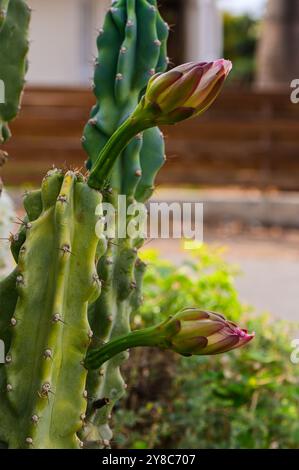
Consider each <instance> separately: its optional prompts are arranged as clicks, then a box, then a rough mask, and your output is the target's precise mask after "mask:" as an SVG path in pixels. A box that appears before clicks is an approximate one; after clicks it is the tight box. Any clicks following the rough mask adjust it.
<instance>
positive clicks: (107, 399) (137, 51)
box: [82, 0, 168, 447]
mask: <svg viewBox="0 0 299 470" xmlns="http://www.w3.org/2000/svg"><path fill="white" fill-rule="evenodd" d="M167 37H168V25H167V24H166V23H165V22H164V21H163V19H162V18H161V16H160V14H159V12H158V10H157V2H156V1H155V0H139V1H136V0H119V1H116V2H113V5H112V7H111V9H110V10H109V12H108V13H107V15H106V19H105V23H104V26H103V28H102V29H101V30H100V34H99V37H98V50H99V53H98V58H97V59H96V63H95V74H94V93H95V96H96V99H97V103H96V105H95V106H94V108H93V109H92V111H91V117H90V120H89V122H88V124H87V126H86V128H85V131H84V136H83V139H82V142H83V147H84V149H85V150H86V152H87V154H88V157H89V160H88V167H89V168H90V169H92V168H93V165H94V164H95V162H96V159H97V157H98V154H99V153H100V151H101V150H102V149H103V148H104V146H105V144H106V143H107V141H108V139H109V138H110V137H111V136H112V134H113V133H114V132H115V131H116V130H117V129H118V127H119V126H120V125H121V124H122V123H123V122H124V121H125V120H126V118H127V117H128V116H129V115H130V114H131V113H132V112H133V110H134V109H135V107H136V105H137V104H138V101H139V98H140V96H141V93H142V91H143V90H144V89H145V87H146V85H147V83H148V80H149V79H150V78H151V76H152V75H153V74H155V73H157V72H162V71H164V70H165V69H166V68H167V64H168V58H167V55H166V43H167ZM132 134H133V135H135V134H137V131H133V132H132ZM164 155H165V149H164V139H163V135H162V133H161V131H160V130H159V129H158V128H152V129H149V130H147V131H145V132H144V133H143V134H140V135H137V136H136V137H134V138H133V140H132V141H131V142H130V144H129V145H128V146H127V147H126V148H125V149H124V150H123V151H122V153H121V155H120V157H119V158H118V160H117V162H116V164H115V165H114V168H113V171H112V175H111V179H110V181H109V187H108V188H106V191H104V193H103V197H104V201H107V202H110V203H112V204H114V205H115V206H116V205H117V201H118V195H125V196H126V201H127V205H129V204H131V203H134V202H135V201H138V202H145V201H147V200H148V199H149V197H150V196H151V194H152V192H153V190H154V180H155V177H156V174H157V172H158V171H159V169H160V168H161V166H162V165H163V164H164V161H165V156H164ZM127 222H129V218H128V219H127ZM142 243H143V241H142V240H132V239H130V238H127V237H125V238H116V239H114V240H110V241H109V242H108V250H107V253H106V255H105V256H104V258H103V259H102V260H100V263H99V265H98V273H99V277H100V278H101V279H102V280H103V292H102V295H101V296H100V298H99V299H98V300H97V302H96V303H95V304H94V305H92V306H91V307H90V321H91V324H92V325H93V330H94V332H95V335H94V339H93V341H92V344H91V349H92V348H95V347H98V346H100V345H101V343H102V342H106V341H109V340H112V339H114V338H116V337H118V336H121V335H123V334H126V333H128V332H129V331H130V314H131V312H132V310H135V309H136V308H138V306H139V305H140V303H141V302H142V288H141V286H142V278H143V274H144V270H145V265H144V263H143V262H142V261H141V260H140V259H139V258H138V248H139V247H140V246H141V245H142ZM126 358H127V354H126V353H122V354H119V355H118V356H116V357H114V358H113V359H112V360H111V361H109V362H108V363H107V364H105V365H104V366H103V367H102V369H101V371H100V375H99V373H98V372H94V371H90V372H89V374H88V391H89V397H90V400H89V407H88V414H87V415H88V423H87V426H86V428H85V431H84V434H83V438H84V440H85V442H86V446H89V447H97V446H100V447H102V446H103V443H104V446H107V445H109V441H110V440H111V437H112V432H111V430H110V428H109V425H108V421H109V417H110V414H111V410H112V407H113V405H114V403H115V402H116V401H117V400H119V399H120V398H121V397H122V395H123V394H124V392H125V388H126V385H125V383H124V381H123V378H122V376H121V373H120V365H121V364H122V362H123V361H124V360H125V359H126ZM98 400H100V402H101V400H104V403H106V404H105V405H104V406H102V407H101V408H100V409H97V407H96V406H94V403H97V402H98Z"/></svg>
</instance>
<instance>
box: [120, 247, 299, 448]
mask: <svg viewBox="0 0 299 470" xmlns="http://www.w3.org/2000/svg"><path fill="white" fill-rule="evenodd" d="M145 258H146V260H147V261H148V262H149V268H148V273H147V275H146V278H145V286H144V287H145V304H144V306H143V307H142V309H141V312H140V313H139V314H138V315H136V316H135V318H134V321H133V322H134V323H135V325H134V327H136V326H137V327H139V326H146V325H148V324H150V323H152V322H153V321H154V322H159V321H160V320H161V319H163V318H165V317H166V316H168V315H171V314H173V313H175V312H177V311H178V310H180V308H182V307H186V306H200V307H202V308H205V309H212V310H215V311H218V312H221V313H223V314H225V315H226V316H227V317H228V318H230V319H232V320H235V321H237V322H238V323H240V326H243V327H244V326H246V327H248V329H249V330H250V331H253V330H254V331H255V332H256V338H255V339H254V340H253V341H252V342H251V343H250V344H249V345H248V346H247V347H244V348H243V349H241V350H236V351H232V352H230V353H227V354H224V355H219V356H214V357H193V358H181V357H180V356H177V355H174V354H172V353H170V352H166V353H165V352H160V351H158V350H152V349H146V348H144V349H136V350H135V351H132V352H131V358H130V361H129V362H128V363H127V365H126V367H125V370H124V372H125V375H126V378H127V382H128V387H129V397H128V399H127V401H126V402H122V403H121V404H120V407H119V409H118V411H117V413H116V416H115V426H116V430H115V431H116V432H115V436H116V441H115V443H114V445H115V447H119V448H178V449H184V448H206V449H211V448H298V447H299V420H298V409H299V388H298V383H299V365H297V366H296V365H293V364H292V363H291V362H290V352H291V340H292V339H293V337H294V335H295V334H296V328H294V326H295V325H290V324H287V323H285V322H282V321H272V322H271V321H270V319H269V318H268V317H267V316H266V315H264V316H255V315H254V314H253V313H250V312H249V311H248V308H246V307H244V306H242V305H241V303H240V301H239V299H238V295H237V292H236V289H235V286H234V278H235V275H236V274H237V270H236V268H234V267H231V266H229V265H228V264H226V263H225V262H224V261H223V259H222V252H221V251H219V250H214V249H213V250H212V249H209V248H207V247H206V246H202V247H201V249H199V250H198V251H197V252H196V255H195V257H194V260H193V261H187V262H185V263H183V264H182V265H181V266H179V267H176V266H174V265H172V264H171V263H170V262H168V261H162V260H161V259H159V257H158V256H157V254H156V253H154V252H147V253H146V254H145ZM158 305H159V307H158Z"/></svg>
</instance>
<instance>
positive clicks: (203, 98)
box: [144, 59, 232, 124]
mask: <svg viewBox="0 0 299 470" xmlns="http://www.w3.org/2000/svg"><path fill="white" fill-rule="evenodd" d="M231 68H232V64H231V62H230V61H228V60H224V59H219V60H216V61H214V62H210V63H207V62H200V63H196V62H189V63H187V64H183V65H180V66H179V67H176V68H174V69H172V70H170V71H169V72H166V73H163V74H156V75H154V76H153V77H152V78H151V79H150V81H149V83H148V86H147V90H146V94H145V99H144V107H145V109H146V107H147V106H148V107H149V108H150V107H153V106H154V107H155V109H156V113H157V119H156V122H157V123H159V124H173V123H175V122H179V121H182V120H184V119H186V118H189V117H193V116H197V115H199V114H201V113H203V112H204V111H205V110H206V109H207V108H208V107H209V106H210V105H211V104H212V103H213V101H214V100H215V99H216V97H217V96H218V94H219V92H220V90H221V88H222V85H223V83H224V81H225V79H226V77H227V76H228V74H229V72H230V71H231Z"/></svg>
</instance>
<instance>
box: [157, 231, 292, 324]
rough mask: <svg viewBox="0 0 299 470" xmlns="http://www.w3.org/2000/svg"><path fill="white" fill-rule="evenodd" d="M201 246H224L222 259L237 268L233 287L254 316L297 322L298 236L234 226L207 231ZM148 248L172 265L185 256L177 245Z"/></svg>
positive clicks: (161, 244)
mask: <svg viewBox="0 0 299 470" xmlns="http://www.w3.org/2000/svg"><path fill="white" fill-rule="evenodd" d="M205 242H207V243H210V244H211V245H216V246H226V247H227V252H226V254H225V258H226V259H227V260H228V261H229V262H231V263H234V264H236V265H238V266H239V267H240V270H241V272H242V274H241V275H240V276H239V277H238V278H237V280H236V286H237V289H238V291H239V293H240V297H241V299H242V301H244V302H245V303H248V304H250V305H252V306H254V307H255V309H256V311H257V312H265V311H267V312H270V313H271V314H272V315H273V316H275V317H277V318H282V319H287V320H295V321H298V322H299V232H297V231H283V230H280V229H272V230H271V229H269V230H266V229H252V230H251V231H248V230H246V231H245V232H242V231H241V232H240V230H239V229H238V228H237V224H235V226H231V225H230V226H228V227H223V226H222V227H219V228H218V229H211V228H209V229H207V230H206V233H205ZM150 247H151V248H154V247H155V248H158V249H159V250H160V251H161V254H162V255H163V256H164V257H166V258H169V259H172V260H173V261H175V262H176V263H179V262H180V261H181V260H182V259H184V258H186V257H187V256H189V252H188V251H184V250H183V248H182V244H181V243H180V242H178V241H175V240H171V241H162V240H159V241H152V242H151V244H150Z"/></svg>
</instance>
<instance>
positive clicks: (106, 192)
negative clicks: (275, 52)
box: [0, 0, 247, 449]
mask: <svg viewBox="0 0 299 470" xmlns="http://www.w3.org/2000/svg"><path fill="white" fill-rule="evenodd" d="M2 3H3V2H2ZM15 4H16V1H15V2H14V0H10V2H9V5H15ZM20 4H22V5H23V3H22V2H21V3H20ZM9 12H10V10H8V16H9ZM7 21H8V17H7V19H6V20H4V25H3V27H2V32H1V33H0V34H2V33H3V32H5V28H6V22H7ZM167 35H168V27H167V25H166V24H165V23H164V21H163V20H162V19H161V17H160V15H159V13H158V10H157V5H156V1H155V0H117V1H115V2H113V4H112V7H111V9H110V10H109V12H108V14H107V16H106V20H105V24H104V28H103V30H101V32H100V35H99V39H98V46H99V57H98V59H97V61H96V65H95V79H94V91H95V96H96V99H97V103H96V105H95V106H94V108H93V109H92V112H91V117H90V119H89V122H88V124H87V125H86V127H85V130H84V136H83V138H82V143H83V146H84V148H85V150H86V151H87V154H88V162H87V166H88V169H89V170H90V173H88V176H87V177H86V176H83V175H82V174H81V173H80V172H78V171H76V170H68V171H62V170H58V169H53V170H51V171H49V172H48V173H47V175H46V176H45V178H44V180H43V182H42V186H41V189H40V190H37V191H33V192H31V193H29V194H27V195H26V196H25V198H24V208H25V211H26V215H25V217H24V219H23V220H22V222H21V227H20V229H19V232H18V233H17V234H15V235H12V236H11V251H12V254H13V257H14V259H15V262H16V268H15V269H14V271H13V272H12V273H11V274H10V275H9V276H8V277H7V278H6V279H4V280H2V281H1V282H0V340H2V341H3V342H4V344H5V351H6V362H5V364H4V365H0V447H3V446H4V447H5V446H6V447H9V448H34V449H42V448H56V449H64V448H72V449H77V448H81V447H87V448H94V447H96V448H103V447H108V446H109V445H110V440H111V437H112V432H111V430H110V427H109V418H110V413H111V410H112V408H113V406H114V404H115V402H116V401H117V400H118V399H120V398H121V397H122V395H123V394H124V392H125V388H126V386H125V383H124V380H123V378H122V376H121V372H120V365H121V364H122V362H123V361H124V360H125V359H126V358H127V357H128V355H127V351H126V349H127V347H134V346H140V345H143V346H146V345H149V343H148V339H146V338H148V337H150V340H149V341H150V344H151V345H153V344H154V345H157V346H159V347H161V348H168V347H172V348H173V349H174V350H175V351H177V352H179V353H183V354H184V353H186V352H187V353H188V354H189V353H196V354H197V353H200V354H201V353H204V354H211V353H214V352H215V348H216V346H215V345H214V343H213V342H215V341H216V342H217V351H218V350H219V351H220V349H221V348H222V349H223V350H227V348H228V346H234V347H237V346H236V345H238V346H239V345H242V344H244V342H245V340H244V334H245V333H244V332H243V333H244V334H243V333H242V330H239V329H238V328H237V326H236V325H233V324H232V323H230V322H226V321H225V320H224V319H222V320H221V321H220V318H222V317H220V316H217V314H216V316H215V314H211V313H207V314H206V315H208V317H204V316H203V315H202V313H200V315H199V316H200V318H196V325H195V328H196V331H195V332H194V333H195V335H196V338H195V342H196V348H195V349H192V351H191V350H190V345H191V343H192V347H194V338H193V336H192V332H190V326H189V323H188V324H186V322H187V321H188V322H189V321H190V318H189V317H190V315H189V313H188V315H187V316H188V318H187V317H186V313H184V314H182V313H181V314H178V317H175V318H174V319H170V320H169V321H168V323H167V324H166V325H164V326H163V327H161V325H160V326H159V325H158V327H153V329H150V330H149V331H143V332H142V331H141V332H140V333H138V332H136V333H134V332H132V333H131V332H130V314H131V313H132V311H134V310H136V309H137V308H138V307H139V306H140V303H141V302H142V280H143V275H144V272H145V269H146V265H145V264H144V263H143V262H142V261H141V260H140V259H139V257H138V249H139V248H140V247H141V246H142V244H143V239H142V238H138V239H133V238H130V237H128V236H127V234H126V231H125V236H124V237H121V236H118V237H116V238H114V239H113V240H111V239H109V238H108V239H106V237H105V236H104V231H103V227H104V225H103V221H102V216H103V206H102V201H104V202H110V203H112V204H113V205H114V207H117V202H118V196H119V195H125V196H126V205H128V204H131V203H134V202H135V201H141V202H145V201H147V200H148V198H149V197H150V195H151V193H152V191H153V189H154V180H155V176H156V174H157V172H158V170H159V169H160V167H161V166H162V164H163V163H164V160H165V158H164V140H163V136H162V134H161V132H160V131H159V129H158V128H157V127H155V126H156V124H157V123H160V122H168V123H174V122H176V121H177V120H181V119H183V118H188V117H190V116H191V115H193V114H195V113H197V112H199V107H200V108H201V107H204V108H205V109H206V107H207V105H208V104H209V103H210V102H211V101H212V100H211V98H213V96H214V95H213V93H215V94H216V91H217V92H218V91H219V90H218V87H216V90H215V91H214V92H211V90H210V88H209V89H208V90H207V89H206V88H204V90H203V92H202V93H201V92H200V89H199V88H196V90H195V89H194V90H193V89H190V87H187V92H186V87H185V78H184V76H185V75H184V74H183V73H182V72H178V71H175V72H174V74H175V76H176V78H178V82H179V85H178V86H179V87H182V89H181V90H180V93H179V97H178V96H177V95H178V93H175V92H173V97H174V98H175V99H174V100H173V102H172V100H171V99H170V98H169V96H167V100H168V101H167V109H164V107H163V106H160V105H156V104H155V103H154V102H152V101H151V96H152V88H151V86H153V85H152V84H153V83H154V84H155V83H156V80H158V83H159V84H160V83H162V84H163V83H164V80H166V82H167V81H168V80H169V75H168V74H162V75H161V76H160V75H155V76H154V77H153V78H152V80H150V78H151V77H152V76H153V75H154V74H155V73H156V72H157V74H160V73H161V72H162V71H163V70H164V69H165V68H166V65H167V58H166V40H167ZM6 65H7V64H6ZM208 65H209V67H207V68H208V69H209V68H213V66H214V68H215V72H214V73H213V70H212V71H211V72H210V73H209V79H207V77H206V80H203V82H204V83H205V84H207V85H211V84H212V85H214V84H215V83H214V81H215V82H217V81H218V78H219V79H221V78H222V76H223V74H222V72H223V70H222V69H221V71H220V69H219V67H218V66H215V64H214V63H212V64H208ZM190 67H191V69H194V70H195V72H196V76H197V77H198V83H197V82H196V84H197V85H198V86H200V84H199V81H200V79H201V72H200V67H203V65H202V64H193V65H192V66H191V65H190V64H189V65H187V69H188V70H189V68H190ZM217 67H218V68H217ZM220 68H221V67H220ZM219 72H221V73H220V75H218V73H219ZM192 73H194V72H192ZM171 76H172V75H171ZM187 76H189V75H188V73H187ZM181 79H182V80H181ZM210 79H211V80H212V82H210V81H209V80H210ZM149 81H150V83H149V84H148V82H149ZM159 87H160V85H159ZM162 88H163V92H164V91H165V87H164V84H163V87H162ZM212 88H213V90H214V87H212ZM145 89H146V92H145V95H144V90H145ZM159 90H160V88H159ZM195 91H196V93H195ZM193 92H194V96H196V99H195V107H194V108H193V107H192V106H189V107H188V109H187V112H186V108H184V107H183V108H182V107H180V106H179V104H178V103H177V102H176V100H177V99H180V98H184V101H183V103H185V102H186V103H187V102H188V103H189V101H188V100H189V98H190V96H189V95H188V96H187V94H188V93H193ZM210 92H211V93H212V95H213V96H210ZM181 93H182V94H183V95H184V96H181ZM205 93H207V95H206V94H205ZM198 94H199V95H200V96H198ZM185 95H186V96H185ZM192 98H194V97H192ZM205 98H208V102H207V101H206V99H205ZM159 99H160V100H162V102H163V98H161V96H159ZM170 102H171V106H174V107H173V108H171V109H170V108H169V107H170ZM159 103H160V101H159ZM199 103H200V105H199ZM173 110H174V113H173V112H172V111H173ZM6 117H7V116H6ZM6 122H7V119H6V118H5V127H4V126H2V130H3V129H6ZM143 131H144V132H143ZM142 132H143V134H142ZM125 209H126V207H125ZM131 217H132V216H128V217H127V220H126V221H125V223H127V222H129V221H131ZM119 221H120V218H119V220H118V221H117V222H119ZM121 228H122V229H125V228H126V227H121ZM196 312H197V313H196V315H198V311H196ZM193 316H194V312H193V313H192V319H193V320H194V318H193ZM207 318H208V320H209V321H211V322H212V323H213V325H208V327H207V325H206V322H205V321H206V320H207ZM192 319H191V320H192ZM199 320H200V321H199ZM202 320H203V321H202ZM198 321H199V323H200V324H199V323H198ZM178 322H179V325H178ZM191 323H192V322H191ZM193 323H194V322H193ZM219 325H220V327H219ZM178 326H179V328H178ZM164 327H165V328H164ZM161 328H162V329H163V328H164V329H163V331H162V339H161V334H160V333H161V331H160V330H161ZM211 328H212V329H211ZM215 328H216V329H215ZM218 328H220V329H221V332H219V334H218V336H217V331H218ZM214 329H215V331H214ZM228 330H229V331H228ZM152 331H154V339H153V335H152V333H151V332H152ZM214 333H215V334H214ZM186 334H188V336H190V334H191V337H190V338H189V337H188V341H187V343H188V344H187V345H186V344H185V336H186ZM221 334H224V335H225V336H227V338H228V339H226V341H227V342H225V348H224V345H223V343H222V342H221V338H220V337H219V335H221ZM198 336H205V338H201V340H200V342H198ZM140 337H141V338H142V341H141V342H140ZM157 337H158V340H157V341H156V339H157ZM241 337H242V339H240V338H241ZM136 338H137V341H136ZM138 338H139V339H138ZM245 339H247V337H246V338H245ZM189 340H191V343H190V342H189ZM153 341H154V342H153ZM155 341H156V342H155ZM211 341H212V343H211ZM104 343H107V344H106V345H104ZM124 346H125V347H124ZM185 348H187V349H185ZM199 348H203V349H200V351H199ZM203 350H204V352H203ZM99 367H100V369H99Z"/></svg>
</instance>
